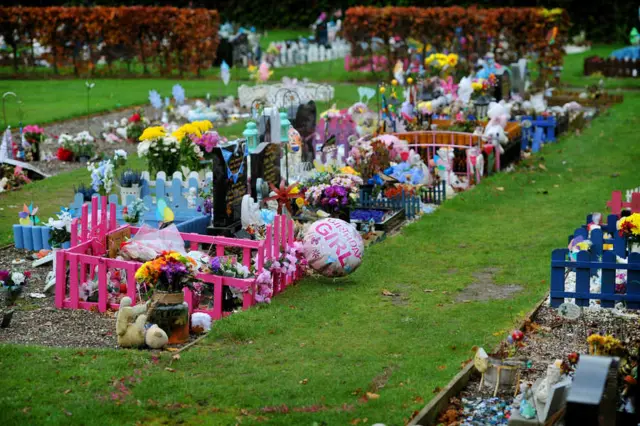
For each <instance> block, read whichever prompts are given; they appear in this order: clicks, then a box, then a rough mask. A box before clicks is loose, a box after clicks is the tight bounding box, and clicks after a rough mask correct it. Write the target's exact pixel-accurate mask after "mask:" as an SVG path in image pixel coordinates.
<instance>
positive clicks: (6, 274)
mask: <svg viewBox="0 0 640 426" xmlns="http://www.w3.org/2000/svg"><path fill="white" fill-rule="evenodd" d="M29 278H31V272H24V273H22V272H10V271H7V270H2V271H0V286H2V289H3V290H4V291H5V292H7V298H6V300H5V302H6V304H7V306H12V305H14V304H15V303H16V300H17V299H18V296H20V294H22V290H23V288H24V287H25V286H26V285H27V281H28V280H29Z"/></svg>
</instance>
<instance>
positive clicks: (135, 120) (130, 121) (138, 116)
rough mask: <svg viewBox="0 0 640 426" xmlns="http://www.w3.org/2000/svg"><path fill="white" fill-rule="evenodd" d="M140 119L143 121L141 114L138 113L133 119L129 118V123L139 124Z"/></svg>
mask: <svg viewBox="0 0 640 426" xmlns="http://www.w3.org/2000/svg"><path fill="white" fill-rule="evenodd" d="M140 119H141V117H140V114H138V113H137V112H136V113H135V114H133V115H132V116H131V117H129V123H137V122H139V121H140Z"/></svg>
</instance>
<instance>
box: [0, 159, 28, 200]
mask: <svg viewBox="0 0 640 426" xmlns="http://www.w3.org/2000/svg"><path fill="white" fill-rule="evenodd" d="M30 182H31V179H30V178H29V177H28V176H27V174H26V173H25V172H24V170H23V169H22V167H20V166H12V165H10V164H4V163H3V164H0V193H2V192H5V191H14V190H16V189H19V188H20V187H21V186H23V185H26V184H27V183H30Z"/></svg>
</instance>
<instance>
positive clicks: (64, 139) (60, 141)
mask: <svg viewBox="0 0 640 426" xmlns="http://www.w3.org/2000/svg"><path fill="white" fill-rule="evenodd" d="M69 142H73V136H71V135H70V134H68V133H63V134H61V135H60V137H59V138H58V145H64V144H65V143H69Z"/></svg>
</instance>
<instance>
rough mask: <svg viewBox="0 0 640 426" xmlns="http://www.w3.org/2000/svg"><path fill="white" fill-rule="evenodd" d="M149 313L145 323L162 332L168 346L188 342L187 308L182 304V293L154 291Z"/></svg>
mask: <svg viewBox="0 0 640 426" xmlns="http://www.w3.org/2000/svg"><path fill="white" fill-rule="evenodd" d="M150 311H151V312H150V314H149V317H148V320H147V322H149V323H150V324H156V325H157V326H158V327H160V328H161V329H162V330H164V332H165V333H167V336H168V337H169V344H181V343H185V342H187V341H188V340H189V307H188V306H187V305H186V304H185V303H184V293H182V292H180V293H169V292H166V291H154V293H153V296H152V298H151V309H150Z"/></svg>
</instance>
